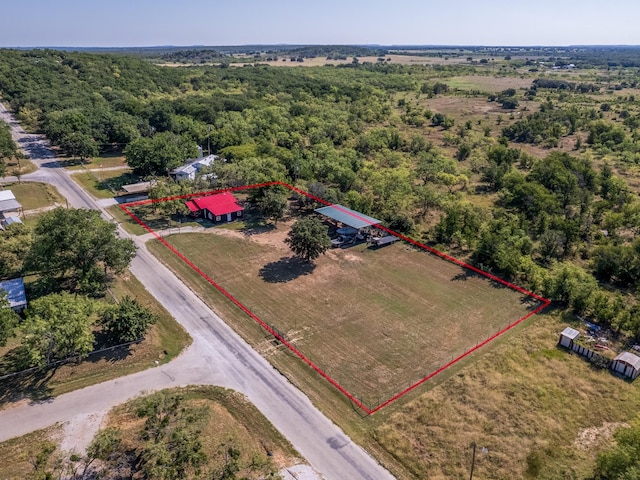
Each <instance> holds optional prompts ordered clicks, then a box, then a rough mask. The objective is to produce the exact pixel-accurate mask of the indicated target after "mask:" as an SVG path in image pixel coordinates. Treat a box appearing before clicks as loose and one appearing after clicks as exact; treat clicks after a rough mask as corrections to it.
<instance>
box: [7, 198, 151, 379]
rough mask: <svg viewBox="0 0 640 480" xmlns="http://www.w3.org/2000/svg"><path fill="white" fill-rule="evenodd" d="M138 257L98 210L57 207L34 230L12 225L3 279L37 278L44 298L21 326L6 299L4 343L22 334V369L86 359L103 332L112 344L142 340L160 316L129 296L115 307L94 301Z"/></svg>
mask: <svg viewBox="0 0 640 480" xmlns="http://www.w3.org/2000/svg"><path fill="white" fill-rule="evenodd" d="M134 255H135V246H134V244H133V242H132V241H131V240H129V239H121V238H119V237H118V235H117V232H116V226H115V225H114V224H112V223H110V222H108V221H106V220H104V219H102V218H101V217H100V213H99V212H97V211H94V210H81V209H79V210H75V209H69V210H67V209H63V208H56V209H54V210H51V211H49V212H45V213H43V214H41V216H40V217H39V218H38V220H37V223H36V225H35V226H34V227H33V229H31V228H29V227H27V226H25V225H23V224H13V225H9V226H7V227H6V230H5V231H3V232H0V278H2V277H12V276H16V275H25V274H32V275H37V277H38V281H37V282H36V285H37V290H39V291H40V292H41V293H40V296H39V297H37V298H35V299H33V300H32V301H30V302H29V307H28V309H27V311H26V314H25V319H24V320H21V321H19V318H18V317H17V316H16V315H15V314H14V313H13V311H12V310H11V309H10V308H5V307H7V303H6V300H4V299H0V303H2V305H0V345H4V344H6V341H7V340H8V338H10V337H11V336H12V335H13V333H14V332H15V331H16V330H19V331H20V333H21V335H20V338H21V345H20V347H19V348H20V349H21V350H22V353H23V354H22V355H21V358H22V364H21V365H19V366H20V367H27V366H46V365H49V364H51V363H53V362H55V361H57V360H63V359H66V358H69V357H83V356H86V355H87V354H88V353H89V352H91V351H92V350H93V349H94V348H95V345H96V332H101V334H102V336H103V337H104V338H105V341H106V342H107V343H109V344H111V345H118V344H122V343H128V342H133V341H137V340H140V339H142V338H143V337H144V335H145V333H146V331H147V329H148V327H149V326H150V325H151V324H153V323H154V322H155V317H154V315H153V314H151V313H150V312H149V311H148V310H147V309H145V308H144V307H142V306H141V305H140V304H139V303H138V302H137V301H136V300H135V299H132V298H129V297H125V298H123V299H122V300H121V301H120V302H119V303H118V304H117V305H109V306H105V304H104V303H103V302H98V301H97V300H95V299H94V298H93V297H97V296H100V295H102V294H103V293H104V292H105V290H106V288H107V287H108V285H109V284H110V282H111V281H112V280H113V278H114V275H117V274H119V273H121V272H122V271H123V270H124V269H125V268H126V267H127V266H128V265H129V263H130V262H131V259H132V258H133V256H134ZM42 292H54V293H46V294H42ZM102 344H103V345H104V342H103V343H102Z"/></svg>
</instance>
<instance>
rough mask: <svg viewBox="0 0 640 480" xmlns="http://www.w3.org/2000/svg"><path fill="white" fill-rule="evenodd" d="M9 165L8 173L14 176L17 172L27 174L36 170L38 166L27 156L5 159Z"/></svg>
mask: <svg viewBox="0 0 640 480" xmlns="http://www.w3.org/2000/svg"><path fill="white" fill-rule="evenodd" d="M4 161H5V162H6V166H7V175H8V176H13V175H15V174H16V173H20V175H26V174H27V173H32V172H35V171H36V170H37V169H38V167H36V164H35V163H33V162H32V161H31V160H27V159H25V158H20V159H18V158H15V157H12V158H6V159H4Z"/></svg>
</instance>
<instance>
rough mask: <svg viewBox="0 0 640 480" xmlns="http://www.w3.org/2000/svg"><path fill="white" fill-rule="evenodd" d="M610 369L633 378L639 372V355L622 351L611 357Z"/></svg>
mask: <svg viewBox="0 0 640 480" xmlns="http://www.w3.org/2000/svg"><path fill="white" fill-rule="evenodd" d="M611 370H613V371H614V372H616V373H621V374H622V375H624V376H625V377H628V378H630V379H631V380H633V379H634V378H636V377H637V376H638V374H640V357H638V356H637V355H634V354H633V353H630V352H622V353H621V354H620V355H618V356H617V357H616V358H614V359H613V364H612V365H611Z"/></svg>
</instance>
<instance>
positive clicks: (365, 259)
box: [152, 220, 538, 408]
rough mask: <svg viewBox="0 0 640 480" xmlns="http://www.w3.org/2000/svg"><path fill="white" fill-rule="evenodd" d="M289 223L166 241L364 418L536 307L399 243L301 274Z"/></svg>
mask: <svg viewBox="0 0 640 480" xmlns="http://www.w3.org/2000/svg"><path fill="white" fill-rule="evenodd" d="M292 222H293V220H289V221H286V222H280V223H279V224H278V225H277V227H275V226H273V225H266V226H265V227H263V228H258V229H256V228H251V229H246V230H244V231H243V230H242V229H241V230H235V229H227V228H220V227H214V228H209V229H207V230H206V233H186V234H177V235H170V236H167V237H165V240H166V241H167V242H168V243H169V244H170V245H172V246H173V247H174V248H175V249H177V250H178V251H179V252H180V253H181V254H183V255H184V256H185V257H186V258H188V259H189V260H190V261H192V262H193V263H194V264H195V265H197V266H198V267H199V268H200V269H201V270H202V271H203V272H204V273H205V274H207V275H208V276H209V277H210V278H211V279H213V280H214V281H215V282H216V283H218V284H219V285H221V286H222V287H223V288H224V289H225V290H227V291H228V292H229V293H230V294H231V295H232V296H233V297H235V298H236V299H237V300H238V301H240V302H241V303H242V304H244V305H245V306H246V307H247V308H249V309H250V310H251V311H252V312H253V313H254V314H256V315H257V316H258V317H259V318H260V319H261V320H263V321H264V322H265V323H267V324H269V325H271V326H273V327H275V329H277V330H278V331H280V332H282V333H284V335H285V336H286V337H285V338H288V339H289V341H290V342H291V343H292V344H293V345H294V346H295V348H297V349H299V350H300V351H301V352H302V353H303V354H304V355H305V356H306V357H307V358H308V359H310V360H311V361H312V362H313V363H315V364H316V365H317V366H318V367H319V368H321V369H322V370H323V371H325V372H326V373H327V374H328V375H329V376H330V377H332V378H333V379H334V380H336V381H337V382H338V383H339V384H340V385H341V386H342V387H343V388H344V389H346V390H347V391H348V392H350V393H351V394H352V395H354V396H355V397H356V398H358V399H359V400H360V401H361V402H363V403H364V404H365V405H366V406H367V407H368V408H375V407H377V406H378V405H379V404H380V403H382V402H384V401H385V400H387V399H388V398H390V397H392V396H393V395H395V394H397V393H399V392H401V391H403V390H404V389H405V388H407V387H409V386H411V385H412V384H414V383H416V382H417V381H419V380H420V379H422V378H423V377H425V376H427V375H428V374H430V373H432V372H433V371H435V370H437V369H438V368H440V367H441V366H443V365H445V364H446V363H448V362H450V361H451V360H453V359H454V358H456V357H458V356H460V355H462V354H463V353H464V352H466V351H468V350H469V349H470V348H473V347H475V346H476V345H477V344H478V343H480V342H482V341H484V340H485V339H487V338H488V337H490V336H492V335H493V334H495V333H497V332H498V331H500V330H501V329H503V328H505V327H507V326H508V325H510V324H511V323H514V322H516V321H517V320H518V319H520V318H521V317H523V316H524V315H526V314H527V313H528V312H529V311H530V310H531V309H532V308H535V307H537V306H538V302H537V301H535V300H533V299H531V298H530V297H526V296H523V295H522V294H520V293H518V292H515V291H513V290H511V289H509V288H506V287H504V286H502V285H500V284H496V283H494V282H492V281H490V280H488V279H486V278H484V277H481V276H479V275H475V274H472V272H469V271H465V269H463V268H461V267H459V266H457V265H454V264H452V263H449V262H447V261H445V260H443V259H440V258H438V257H436V256H434V255H432V254H430V253H428V252H426V251H423V250H420V249H418V248H416V247H413V246H410V245H408V244H404V243H397V244H395V245H392V246H389V247H386V248H383V249H370V248H368V247H367V245H366V244H361V245H357V246H354V247H351V248H347V249H333V250H330V251H328V252H327V254H326V255H325V256H323V257H322V258H320V259H318V260H317V262H316V264H315V265H311V264H308V263H306V262H304V261H301V260H298V259H297V258H295V257H293V256H292V254H291V252H290V250H289V248H288V246H287V245H286V244H285V243H284V239H285V237H286V234H287V232H288V230H289V227H290V225H291V224H292ZM158 247H160V245H154V247H153V248H152V250H153V251H154V253H155V254H156V255H158V256H159V257H160V258H161V259H162V261H164V262H166V263H168V264H169V265H170V266H171V267H172V268H174V269H176V270H178V273H180V270H181V269H179V268H176V265H177V263H180V262H182V261H181V260H180V259H179V258H178V257H177V256H176V255H175V254H173V253H172V252H171V251H170V250H169V249H167V248H165V247H161V248H158ZM210 288H211V289H213V287H210ZM214 308H215V305H214ZM225 318H226V317H225ZM240 321H241V322H254V320H253V319H251V318H250V317H248V316H244V318H243V319H241V320H240ZM274 348H278V347H277V344H274V343H272V342H271V340H270V339H268V340H265V341H263V342H261V344H259V345H258V349H259V350H261V351H262V353H263V354H265V355H266V356H269V353H270V351H271V350H272V349H274Z"/></svg>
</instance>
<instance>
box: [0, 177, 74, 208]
mask: <svg viewBox="0 0 640 480" xmlns="http://www.w3.org/2000/svg"><path fill="white" fill-rule="evenodd" d="M2 188H3V189H4V190H11V191H12V192H13V194H14V195H15V196H16V200H18V202H20V204H21V205H22V208H23V209H24V210H35V209H38V208H45V207H50V206H54V205H64V198H63V197H62V196H61V195H60V194H59V193H58V190H56V188H55V187H54V186H52V185H49V184H48V183H38V182H21V183H8V184H5V185H3V186H2Z"/></svg>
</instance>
